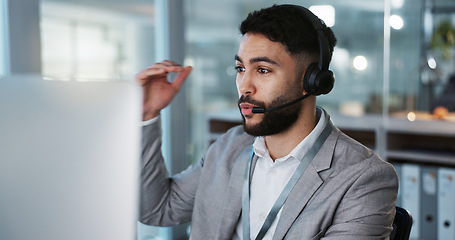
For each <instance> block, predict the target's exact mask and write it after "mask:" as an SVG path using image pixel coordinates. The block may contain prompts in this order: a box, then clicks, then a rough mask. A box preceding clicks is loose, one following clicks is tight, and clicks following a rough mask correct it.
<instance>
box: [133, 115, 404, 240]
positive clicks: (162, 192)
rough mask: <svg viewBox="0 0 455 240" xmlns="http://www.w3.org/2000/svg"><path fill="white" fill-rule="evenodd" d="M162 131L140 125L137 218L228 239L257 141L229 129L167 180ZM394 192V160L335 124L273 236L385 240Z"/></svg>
mask: <svg viewBox="0 0 455 240" xmlns="http://www.w3.org/2000/svg"><path fill="white" fill-rule="evenodd" d="M326 118H327V119H328V120H329V119H330V117H329V115H328V114H327V113H326ZM160 131H161V128H160V126H159V123H154V124H152V125H149V126H145V127H144V129H143V151H142V174H141V180H142V185H141V187H142V189H141V208H140V221H141V222H142V223H144V224H149V225H158V226H169V225H177V224H181V223H185V222H190V221H191V222H192V226H191V239H195V240H199V239H202V240H205V239H231V238H232V235H233V233H234V231H235V228H236V225H237V223H238V221H239V218H240V215H241V210H242V209H241V208H242V203H241V199H242V184H243V178H244V173H245V169H246V162H247V160H248V157H249V154H250V152H251V148H252V143H253V141H254V138H253V137H252V136H250V135H248V134H246V133H244V132H243V128H242V127H241V126H238V127H234V128H232V129H230V130H229V131H228V132H227V133H226V134H224V135H223V136H221V137H220V138H219V139H218V140H217V141H216V142H215V143H214V144H212V145H211V146H210V148H209V150H208V151H207V153H206V155H205V157H204V158H203V159H202V160H201V161H199V162H198V163H196V164H194V165H192V166H190V167H189V168H188V169H186V170H185V171H183V172H181V173H179V174H177V175H175V176H173V177H169V176H168V173H167V170H166V166H165V164H164V161H163V157H162V154H161V150H160V149H161V148H160V146H161V137H160ZM255 160H256V159H253V166H254V164H255ZM264 187H266V186H264ZM397 191H398V177H397V174H396V172H395V170H394V168H393V167H392V165H391V164H389V163H387V162H384V161H383V160H381V159H380V158H379V157H378V156H377V155H375V154H374V153H373V152H372V151H371V150H369V149H368V148H366V147H364V146H362V145H361V144H359V143H358V142H356V141H355V140H353V139H351V138H349V137H348V136H347V135H345V134H344V133H342V132H340V130H339V129H338V128H334V129H333V130H332V132H331V134H330V135H329V137H328V139H327V140H326V141H325V143H324V144H323V146H322V148H321V149H320V151H319V152H318V153H317V155H316V156H315V158H314V159H313V161H312V162H311V164H310V165H309V166H308V168H307V169H306V171H305V172H304V174H303V175H302V177H301V178H300V179H299V181H298V182H297V184H296V185H295V187H294V189H293V190H292V192H291V193H290V195H289V197H288V199H287V201H286V202H285V204H284V206H283V210H282V214H281V217H280V218H279V222H278V225H277V228H276V231H275V234H274V236H273V239H362V240H365V239H388V236H389V234H390V232H391V230H392V227H391V225H392V222H393V219H394V216H395V201H396V197H397Z"/></svg>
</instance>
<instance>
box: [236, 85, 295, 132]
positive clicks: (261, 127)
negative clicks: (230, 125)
mask: <svg viewBox="0 0 455 240" xmlns="http://www.w3.org/2000/svg"><path fill="white" fill-rule="evenodd" d="M293 89H297V90H294V91H293V92H292V93H291V94H290V95H289V94H283V95H281V96H278V97H277V98H275V99H274V100H273V101H272V103H271V104H270V106H268V107H277V106H280V105H283V104H285V103H288V102H290V101H292V100H294V99H297V98H298V97H300V96H301V93H302V90H301V89H300V88H293ZM287 95H288V96H287ZM242 102H245V103H251V104H254V105H256V106H258V107H263V108H265V107H266V106H265V103H264V102H261V101H256V100H253V99H251V98H250V96H246V97H245V96H242V97H241V98H240V99H239V101H238V104H239V105H240V103H242ZM239 108H240V106H239ZM301 108H302V104H301V103H299V104H293V105H291V106H288V107H285V108H282V109H278V110H274V111H270V112H265V113H263V115H264V117H263V119H262V121H261V122H259V123H257V124H254V125H247V124H246V120H245V116H243V114H241V115H242V118H243V129H244V131H245V132H246V133H248V134H250V135H253V136H270V135H274V134H278V133H282V132H284V131H286V130H288V129H289V128H290V127H291V126H292V125H293V124H294V123H295V122H296V121H297V119H298V118H299V115H300V110H301Z"/></svg>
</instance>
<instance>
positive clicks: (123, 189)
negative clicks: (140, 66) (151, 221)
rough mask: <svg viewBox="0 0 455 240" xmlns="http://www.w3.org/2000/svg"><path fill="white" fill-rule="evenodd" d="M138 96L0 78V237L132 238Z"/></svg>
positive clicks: (130, 90) (104, 85) (98, 86)
mask: <svg viewBox="0 0 455 240" xmlns="http://www.w3.org/2000/svg"><path fill="white" fill-rule="evenodd" d="M140 93H141V92H140V90H139V87H138V86H136V84H135V83H134V82H126V81H124V82H122V81H117V82H77V81H55V80H54V81H49V80H43V79H41V78H39V77H35V76H15V77H9V78H3V79H0V239H8V240H25V239H35V240H49V239H65V240H73V239H74V240H81V239H84V240H90V239H93V240H95V239H96V240H99V239H109V240H115V239H118V240H125V239H135V237H136V220H137V211H138V199H139V196H138V195H139V182H138V180H139V158H140V119H141V116H140V106H141V104H140V103H141V102H140V98H141V96H140V95H141V94H140Z"/></svg>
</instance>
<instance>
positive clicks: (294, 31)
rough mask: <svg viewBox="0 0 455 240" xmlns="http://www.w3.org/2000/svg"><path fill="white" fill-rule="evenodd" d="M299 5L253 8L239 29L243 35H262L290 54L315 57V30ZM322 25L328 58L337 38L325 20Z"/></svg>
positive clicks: (317, 47)
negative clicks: (327, 43) (327, 48)
mask: <svg viewBox="0 0 455 240" xmlns="http://www.w3.org/2000/svg"><path fill="white" fill-rule="evenodd" d="M300 8H302V7H301V6H296V5H289V4H286V5H273V6H271V7H269V8H264V9H261V10H259V11H254V12H252V13H250V14H248V16H247V18H246V19H245V20H243V22H242V23H241V24H240V32H241V33H242V35H245V34H246V33H259V34H263V35H264V36H266V37H268V38H269V39H270V40H271V41H274V42H279V43H281V44H283V45H284V46H286V49H287V50H288V52H289V53H290V54H291V55H294V56H299V55H302V54H309V55H311V56H314V57H315V58H316V59H318V58H319V41H318V36H317V33H316V30H315V29H314V28H313V25H312V24H311V22H310V21H309V20H308V18H307V17H306V16H305V13H303V11H302V9H300ZM323 26H324V34H325V35H326V37H327V39H328V42H329V48H330V59H331V58H332V53H333V48H334V46H335V44H336V41H337V40H336V38H335V34H334V33H333V31H332V30H331V29H330V28H329V27H327V26H326V25H325V24H324V23H323ZM330 59H329V60H330Z"/></svg>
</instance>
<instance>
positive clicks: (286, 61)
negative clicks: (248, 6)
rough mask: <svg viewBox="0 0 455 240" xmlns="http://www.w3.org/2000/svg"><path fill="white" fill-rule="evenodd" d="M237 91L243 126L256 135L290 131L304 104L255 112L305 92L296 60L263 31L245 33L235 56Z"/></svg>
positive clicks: (277, 104)
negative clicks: (254, 110) (255, 108)
mask: <svg viewBox="0 0 455 240" xmlns="http://www.w3.org/2000/svg"><path fill="white" fill-rule="evenodd" d="M236 68H237V72H238V73H237V79H236V84H237V91H238V93H239V98H240V99H239V109H240V111H241V113H242V116H243V119H244V123H243V124H244V129H245V131H246V132H247V133H249V134H251V135H255V136H269V135H274V134H277V133H280V132H283V131H285V130H287V129H288V128H289V127H290V126H291V125H292V124H293V123H294V122H295V121H296V120H297V119H298V117H299V113H300V108H301V104H295V105H293V106H290V107H286V108H283V109H280V110H276V111H271V112H267V113H265V114H254V113H252V112H251V109H252V108H253V107H266V108H268V107H275V106H279V105H282V104H284V103H287V102H290V101H292V100H294V99H296V98H298V97H300V96H302V94H303V83H302V80H301V76H297V71H296V61H295V59H294V58H292V56H291V55H290V54H289V53H288V52H287V51H286V47H285V46H284V45H282V44H281V43H278V42H273V41H271V40H269V39H268V38H267V37H265V36H264V35H262V34H253V33H247V34H245V35H244V36H243V38H242V41H241V43H240V47H239V51H238V53H237V55H236Z"/></svg>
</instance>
